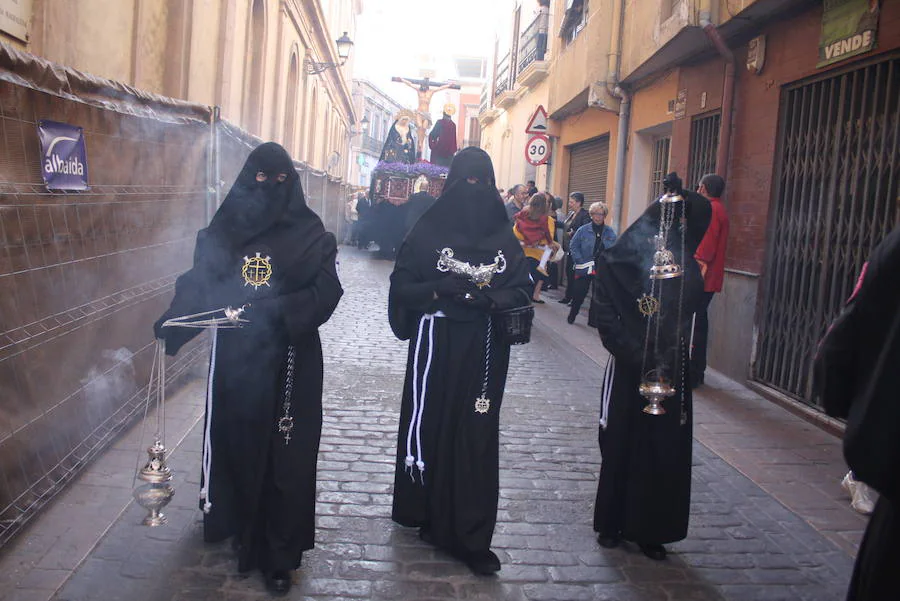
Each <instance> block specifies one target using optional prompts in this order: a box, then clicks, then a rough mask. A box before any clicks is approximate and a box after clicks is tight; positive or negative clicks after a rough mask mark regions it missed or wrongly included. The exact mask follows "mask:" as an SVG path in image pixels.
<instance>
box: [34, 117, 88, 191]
mask: <svg viewBox="0 0 900 601" xmlns="http://www.w3.org/2000/svg"><path fill="white" fill-rule="evenodd" d="M38 137H40V139H41V176H43V178H44V183H45V184H47V189H48V190H87V189H88V165H87V152H86V151H85V147H84V130H82V129H81V128H80V127H75V126H74V125H66V124H65V123H57V122H56V121H47V120H45V119H41V120H40V121H38Z"/></svg>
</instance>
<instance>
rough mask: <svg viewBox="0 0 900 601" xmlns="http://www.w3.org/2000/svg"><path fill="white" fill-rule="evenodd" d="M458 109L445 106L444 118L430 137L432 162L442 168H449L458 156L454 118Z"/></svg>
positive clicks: (432, 129)
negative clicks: (455, 156)
mask: <svg viewBox="0 0 900 601" xmlns="http://www.w3.org/2000/svg"><path fill="white" fill-rule="evenodd" d="M455 112H456V107H455V106H453V105H452V104H445V105H444V116H443V117H442V118H441V119H440V121H438V122H437V123H435V124H434V127H432V128H431V133H430V134H429V135H428V146H429V148H431V162H432V163H434V164H435V165H441V166H442V167H449V166H450V163H451V161H453V155H455V154H456V151H457V146H456V124H455V123H454V122H453V119H452V116H453V113H455Z"/></svg>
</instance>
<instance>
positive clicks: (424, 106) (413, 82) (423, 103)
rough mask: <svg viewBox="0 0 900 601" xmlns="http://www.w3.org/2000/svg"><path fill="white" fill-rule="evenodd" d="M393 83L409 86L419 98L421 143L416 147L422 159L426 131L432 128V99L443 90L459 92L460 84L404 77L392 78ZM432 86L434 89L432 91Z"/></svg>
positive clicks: (418, 122)
mask: <svg viewBox="0 0 900 601" xmlns="http://www.w3.org/2000/svg"><path fill="white" fill-rule="evenodd" d="M391 81H397V82H400V83H403V84H406V85H408V86H409V87H411V88H412V89H414V90H415V91H416V94H417V95H418V96H419V106H418V108H417V109H416V133H417V134H418V136H419V143H418V144H417V147H416V154H417V155H418V156H416V158H417V159H421V158H422V145H423V140H425V133H426V130H427V129H428V128H429V127H430V126H431V108H430V107H431V97H432V96H434V94H435V92H440V91H441V90H458V89H459V84H456V83H450V82H446V83H445V82H440V81H431V80H430V79H429V78H427V77H425V78H424V79H406V78H403V77H392V78H391ZM432 86H434V88H433V89H432Z"/></svg>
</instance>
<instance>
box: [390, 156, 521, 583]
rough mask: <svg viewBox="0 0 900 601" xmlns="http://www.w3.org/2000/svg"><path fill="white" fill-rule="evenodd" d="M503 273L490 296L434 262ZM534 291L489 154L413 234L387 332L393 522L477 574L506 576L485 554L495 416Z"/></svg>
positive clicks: (460, 160) (495, 462) (401, 259)
mask: <svg viewBox="0 0 900 601" xmlns="http://www.w3.org/2000/svg"><path fill="white" fill-rule="evenodd" d="M443 249H451V250H452V252H453V258H455V259H458V260H461V261H465V262H467V263H469V264H471V265H475V266H478V265H479V264H485V265H487V264H492V263H494V262H495V261H496V259H497V257H498V256H500V255H501V254H502V255H503V258H504V259H505V263H506V265H505V269H503V270H502V272H498V273H496V274H495V275H494V276H493V279H492V280H491V282H490V285H489V286H487V287H483V288H480V289H479V288H476V287H475V286H474V285H473V284H472V283H471V282H470V281H469V279H468V278H466V277H463V276H458V275H454V274H453V273H449V272H442V271H441V270H439V269H438V259H439V253H440V252H441V250H443ZM532 287H533V284H532V282H531V280H530V278H529V276H528V264H527V262H526V261H525V256H524V254H523V253H522V248H521V246H520V245H519V242H518V241H517V240H516V238H515V236H513V233H512V228H511V227H510V224H509V220H508V219H507V217H506V211H505V209H504V207H503V202H502V201H501V200H500V196H499V195H498V194H497V187H496V183H495V181H494V169H493V166H492V165H491V160H490V157H489V156H488V155H487V153H485V152H484V151H483V150H481V149H478V148H474V147H470V148H466V149H465V150H463V151H461V152H460V153H459V154H457V155H456V157H455V158H454V159H453V163H452V165H451V167H450V173H449V174H448V177H447V182H446V185H445V186H444V191H443V193H442V194H441V196H440V198H438V200H437V201H436V202H435V203H434V205H433V206H432V207H431V208H430V209H428V211H427V212H426V213H425V214H424V215H423V216H422V217H421V218H420V219H419V220H418V221H417V222H416V225H415V226H414V227H413V229H412V231H411V232H410V233H409V235H408V236H407V238H406V240H405V241H404V243H403V245H402V246H401V248H400V252H399V254H398V257H397V263H396V265H395V268H394V272H393V273H392V274H391V289H390V296H389V306H388V313H389V318H390V324H391V329H392V330H393V331H394V334H395V335H396V336H397V337H398V338H400V339H401V340H409V341H410V344H409V357H408V360H407V369H406V381H405V384H404V388H403V401H402V406H401V409H400V433H399V439H398V448H397V465H396V475H395V478H394V503H393V512H392V517H393V519H394V521H395V522H397V523H399V524H402V525H404V526H415V527H419V528H420V531H419V532H420V536H421V537H422V539H423V540H425V541H427V542H430V543H432V544H434V545H435V546H437V547H439V548H441V549H443V550H445V551H447V552H449V553H451V554H452V555H454V556H456V557H458V558H460V559H461V560H463V561H465V562H466V563H467V564H468V565H469V567H470V568H471V569H472V570H473V571H474V572H476V573H478V574H491V573H494V572H496V571H497V570H499V569H500V562H499V560H498V559H497V556H496V555H494V553H493V552H492V551H490V545H491V538H492V537H493V533H494V526H495V524H496V521H497V503H498V495H499V418H500V404H501V402H502V400H503V390H504V387H505V385H506V373H507V368H508V366H509V349H510V347H509V344H506V343H505V342H503V341H502V340H501V338H500V337H499V335H498V334H499V326H498V319H499V317H498V316H496V315H493V316H492V314H495V313H496V312H497V311H501V310H504V309H509V308H515V307H523V306H527V305H529V304H530V297H529V293H530V290H531V288H532Z"/></svg>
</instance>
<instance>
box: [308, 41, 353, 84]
mask: <svg viewBox="0 0 900 601" xmlns="http://www.w3.org/2000/svg"><path fill="white" fill-rule="evenodd" d="M335 43H336V44H337V54H338V58H339V59H340V62H339V63H318V62H316V61H314V60H312V59H311V58H310V57H309V56H307V57H306V61H305V62H306V72H307V73H309V74H310V75H318V74H319V73H323V72H324V71H327V70H328V69H337V68H338V67H340V66H342V65H343V64H344V63H346V62H347V59H348V58H350V50H352V49H353V40H351V39H350V37H349V36H348V35H347V32H346V31H345V32H344V35H342V36H341V37H339V38H338V39H337V40H335Z"/></svg>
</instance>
